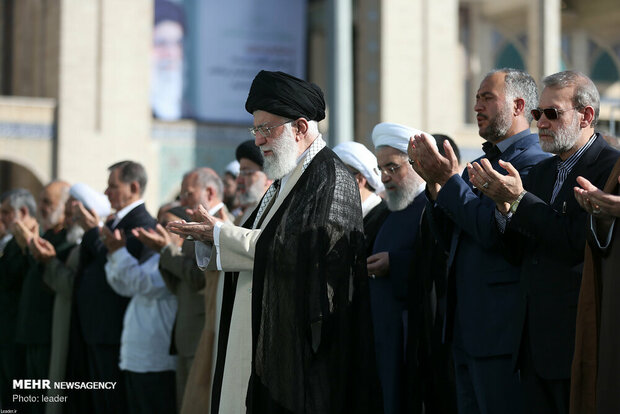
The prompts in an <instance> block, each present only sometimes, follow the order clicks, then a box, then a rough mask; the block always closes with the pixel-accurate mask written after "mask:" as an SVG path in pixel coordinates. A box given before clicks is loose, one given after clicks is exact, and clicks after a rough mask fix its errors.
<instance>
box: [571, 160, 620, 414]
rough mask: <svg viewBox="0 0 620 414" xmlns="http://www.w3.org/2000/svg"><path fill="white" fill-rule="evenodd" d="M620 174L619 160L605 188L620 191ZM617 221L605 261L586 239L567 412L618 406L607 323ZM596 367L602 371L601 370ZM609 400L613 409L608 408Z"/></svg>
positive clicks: (617, 270)
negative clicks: (602, 395) (619, 184)
mask: <svg viewBox="0 0 620 414" xmlns="http://www.w3.org/2000/svg"><path fill="white" fill-rule="evenodd" d="M619 175H620V159H619V160H618V162H616V165H615V166H614V168H613V170H612V172H611V175H610V176H609V179H608V180H607V183H606V184H605V187H604V191H605V192H607V193H612V194H618V190H619V188H618V176H619ZM588 223H590V221H589V220H588ZM619 225H620V219H618V218H616V224H615V226H616V227H615V229H614V238H612V245H611V249H612V250H611V252H610V254H609V256H608V257H607V258H606V259H604V260H603V259H602V258H601V256H600V255H599V254H598V252H597V250H596V249H593V248H591V247H590V245H589V244H586V251H585V258H584V266H583V277H582V280H581V290H580V291H579V305H578V308H577V328H576V333H575V354H574V356H573V365H572V372H571V396H570V412H571V414H582V413H587V414H590V413H592V414H593V413H597V412H599V413H612V412H617V411H616V409H617V407H620V395H618V394H617V392H615V391H616V390H617V389H618V388H619V387H620V374H616V373H617V372H619V371H620V370H618V369H617V368H618V365H619V364H618V358H617V357H615V358H614V356H616V355H617V354H618V352H619V350H618V349H617V348H615V347H614V345H613V344H612V343H610V342H614V343H617V342H618V341H620V340H619V339H618V334H617V333H615V330H616V329H617V328H618V327H617V326H615V325H616V324H615V323H611V324H610V320H614V321H615V320H616V319H617V317H616V314H617V312H616V311H615V310H614V309H616V308H617V306H616V305H615V304H616V303H617V301H618V294H620V288H619V287H618V283H617V282H615V280H614V279H617V278H618V277H620V255H619V254H618V251H619V244H620V237H619V235H620V230H619V229H618V226H619ZM604 299H605V300H604ZM601 305H603V309H601ZM601 316H603V318H602V317H601ZM605 317H607V318H608V319H609V320H606V319H605ZM610 325H611V326H610ZM599 339H600V341H599ZM612 339H613V341H612ZM611 347H614V349H610V348H611ZM599 352H601V355H600V358H599ZM599 366H601V367H602V370H603V373H604V375H601V372H600V370H599ZM597 380H598V381H601V382H597ZM601 389H603V390H605V393H604V395H605V398H604V399H603V401H601V399H600V396H597V391H600V390H601ZM597 403H598V404H599V406H598V407H597ZM613 405H615V408H612V406H613Z"/></svg>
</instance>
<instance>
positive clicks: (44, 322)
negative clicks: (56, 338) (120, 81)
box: [15, 229, 74, 345]
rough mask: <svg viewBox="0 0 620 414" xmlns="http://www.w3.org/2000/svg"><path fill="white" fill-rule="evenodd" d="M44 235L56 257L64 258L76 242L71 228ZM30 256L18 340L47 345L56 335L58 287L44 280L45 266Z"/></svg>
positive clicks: (18, 341) (23, 291) (20, 312)
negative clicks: (54, 314)
mask: <svg viewBox="0 0 620 414" xmlns="http://www.w3.org/2000/svg"><path fill="white" fill-rule="evenodd" d="M43 238H44V239H45V240H47V241H49V242H50V243H51V244H52V245H53V246H54V248H55V250H56V257H58V259H59V260H60V261H62V262H64V261H65V260H66V259H67V256H68V255H69V252H70V251H71V248H73V246H74V245H73V244H70V243H68V242H67V231H66V230H64V229H63V230H61V231H59V232H57V233H54V231H52V230H48V231H46V232H45V234H44V235H43ZM26 259H27V261H28V265H27V267H26V272H25V274H24V275H23V277H24V282H23V285H22V294H21V296H20V298H19V307H18V312H17V328H16V331H15V341H16V342H17V343H21V344H26V345H31V344H38V345H45V344H49V343H50V342H51V337H52V309H53V306H54V291H53V290H52V289H50V288H49V287H48V286H47V285H46V284H45V283H44V282H43V273H44V272H45V266H44V265H43V264H42V263H39V262H37V261H36V260H34V257H32V255H31V254H30V253H28V254H27V258H26Z"/></svg>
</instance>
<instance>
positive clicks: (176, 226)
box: [168, 71, 381, 413]
mask: <svg viewBox="0 0 620 414" xmlns="http://www.w3.org/2000/svg"><path fill="white" fill-rule="evenodd" d="M245 107H246V110H247V111H248V112H249V113H250V114H252V115H253V117H254V127H253V128H251V132H252V134H253V135H254V136H255V144H256V145H257V146H258V147H260V149H261V151H262V153H263V157H264V164H263V171H264V172H265V174H267V176H268V177H269V178H271V179H273V180H275V181H274V183H273V184H272V185H271V186H270V187H269V189H268V190H267V192H266V194H265V196H264V197H263V198H262V200H261V202H260V203H259V206H258V208H257V209H255V210H254V213H253V214H252V216H250V217H249V218H248V220H247V221H246V222H245V224H244V227H237V226H233V225H229V224H221V223H219V222H216V221H215V219H214V218H213V217H212V216H210V215H209V214H208V213H207V212H206V211H205V209H204V208H201V209H200V211H199V213H200V214H199V215H195V216H197V217H196V218H197V219H200V222H197V223H170V224H168V226H169V228H170V229H172V231H174V232H177V233H179V234H182V235H191V236H192V237H193V238H194V239H197V240H201V241H204V242H207V243H208V244H211V243H212V252H211V256H210V261H209V263H208V268H214V269H215V268H217V269H222V270H226V271H228V272H235V273H227V274H226V278H225V284H224V300H223V305H222V312H221V315H222V316H221V320H220V329H219V336H218V340H219V349H218V357H217V362H216V369H215V376H214V383H213V392H212V396H213V398H212V404H211V412H212V413H217V412H221V413H229V412H244V411H246V406H247V412H250V413H251V412H255V413H267V412H269V413H285V412H286V413H290V412H295V413H301V412H308V411H312V412H324V413H345V412H356V413H366V412H378V411H380V410H381V400H380V395H381V394H380V393H381V391H380V388H379V384H378V380H377V377H376V369H375V366H374V364H372V363H370V362H371V361H373V359H374V353H373V347H372V345H373V340H372V328H371V327H370V326H369V324H370V314H369V307H368V306H369V305H368V284H367V283H368V277H367V276H366V268H365V254H364V234H363V224H362V213H361V202H360V197H359V191H358V188H357V186H356V184H355V181H354V180H353V177H352V176H351V174H350V173H349V171H348V170H347V169H346V167H345V166H344V164H343V163H342V161H340V159H339V158H338V157H337V156H336V155H335V154H334V153H333V152H332V151H331V150H330V149H329V148H327V147H326V146H325V141H323V138H322V137H321V134H320V133H319V129H318V123H319V121H321V120H322V119H323V118H325V101H324V98H323V92H322V91H321V89H320V88H319V87H318V86H316V85H315V84H312V83H309V82H306V81H304V80H301V79H298V78H296V77H293V76H291V75H288V74H286V73H282V72H268V71H261V72H259V73H258V75H257V76H256V77H255V78H254V81H253V82H252V86H251V88H250V93H249V95H248V99H247V101H246V105H245ZM199 246H200V244H197V246H196V252H197V255H198V254H199V252H200V250H202V248H199ZM198 258H200V257H198ZM236 272H239V273H236ZM240 287H241V289H239V288H240ZM246 390H247V393H246V392H245V391H246Z"/></svg>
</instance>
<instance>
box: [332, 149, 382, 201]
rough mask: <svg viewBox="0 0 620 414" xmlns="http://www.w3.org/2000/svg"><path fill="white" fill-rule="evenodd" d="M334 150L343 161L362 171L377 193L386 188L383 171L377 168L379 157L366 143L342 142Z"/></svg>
mask: <svg viewBox="0 0 620 414" xmlns="http://www.w3.org/2000/svg"><path fill="white" fill-rule="evenodd" d="M334 152H335V153H336V155H338V156H339V157H340V159H341V160H342V162H344V163H345V164H347V165H350V166H351V167H353V168H355V169H356V170H357V171H359V172H361V173H362V175H363V176H364V177H365V178H366V180H368V184H370V185H371V186H372V188H374V189H375V192H376V193H380V192H381V191H383V190H384V188H383V183H382V182H381V173H380V172H379V169H378V168H377V157H375V155H374V154H373V153H372V152H370V150H369V149H368V148H366V146H365V145H363V144H360V143H359V142H342V143H340V144H338V145H336V146H335V147H334Z"/></svg>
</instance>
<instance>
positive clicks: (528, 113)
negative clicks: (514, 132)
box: [485, 68, 538, 122]
mask: <svg viewBox="0 0 620 414" xmlns="http://www.w3.org/2000/svg"><path fill="white" fill-rule="evenodd" d="M497 72H500V73H504V74H505V75H506V78H505V79H504V88H505V89H504V94H505V95H506V101H507V102H509V101H512V100H515V99H517V98H522V99H523V101H524V102H525V105H524V107H523V114H524V116H525V119H527V122H532V119H533V117H532V109H534V108H536V106H537V105H538V87H537V86H536V81H535V80H534V78H532V77H531V76H530V74H529V73H527V72H524V71H522V70H519V69H513V68H502V69H494V70H492V71H490V72H489V73H487V74H486V76H485V78H487V77H489V76H490V75H493V74H494V73H497Z"/></svg>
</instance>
